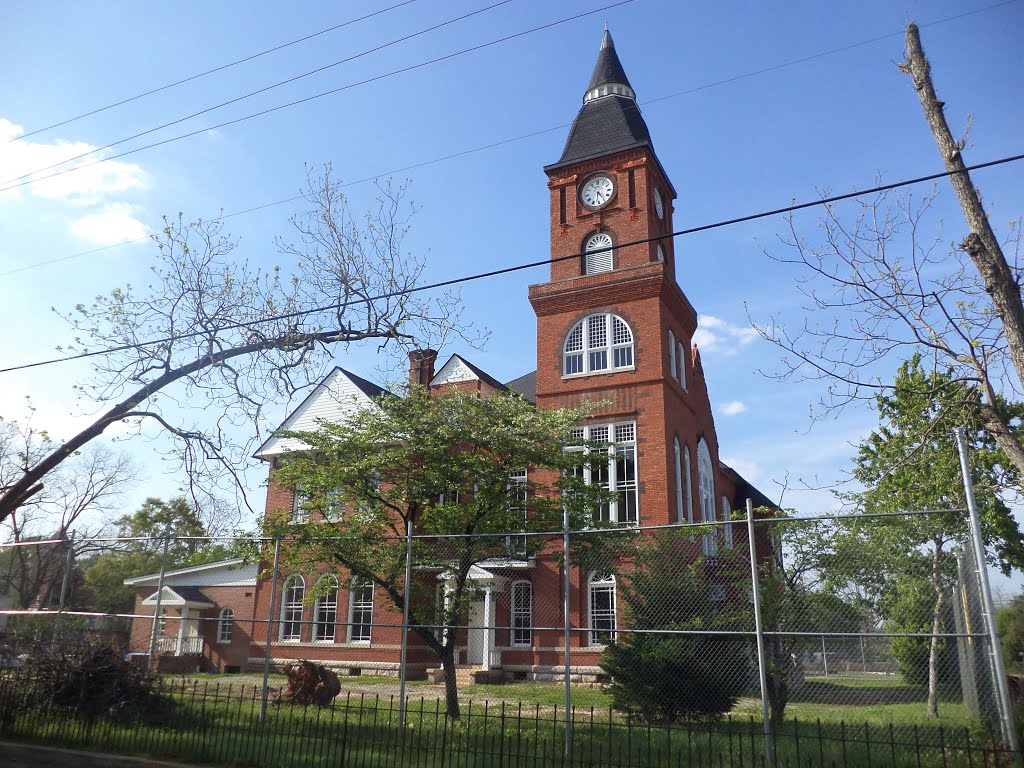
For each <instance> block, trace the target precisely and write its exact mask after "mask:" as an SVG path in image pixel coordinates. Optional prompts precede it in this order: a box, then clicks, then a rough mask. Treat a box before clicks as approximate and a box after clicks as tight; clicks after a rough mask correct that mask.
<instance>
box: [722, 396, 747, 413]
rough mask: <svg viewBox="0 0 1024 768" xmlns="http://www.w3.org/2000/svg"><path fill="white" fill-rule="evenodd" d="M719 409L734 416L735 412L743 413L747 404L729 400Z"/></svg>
mask: <svg viewBox="0 0 1024 768" xmlns="http://www.w3.org/2000/svg"><path fill="white" fill-rule="evenodd" d="M721 410H722V413H723V414H724V415H726V416H735V415H736V414H738V413H743V412H744V411H745V410H747V406H746V403H743V402H741V401H740V400H730V401H729V402H728V403H725V404H724V405H723V406H722V408H721Z"/></svg>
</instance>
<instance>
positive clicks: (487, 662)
mask: <svg viewBox="0 0 1024 768" xmlns="http://www.w3.org/2000/svg"><path fill="white" fill-rule="evenodd" d="M493 590H494V587H493V586H491V585H490V584H488V585H487V586H486V587H484V630H483V632H484V642H483V646H484V650H483V656H484V658H483V666H484V671H487V670H489V669H490V668H491V627H492V626H494V619H493V618H492V617H491V610H492V606H493V602H492V601H491V594H492V592H493Z"/></svg>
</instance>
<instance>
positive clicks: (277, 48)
mask: <svg viewBox="0 0 1024 768" xmlns="http://www.w3.org/2000/svg"><path fill="white" fill-rule="evenodd" d="M415 2H416V0H404V2H401V3H396V4H395V5H391V6H388V7H387V8H381V9H380V10H379V11H373V12H372V13H368V14H366V15H365V16H360V17H359V18H356V19H350V20H349V21H344V22H342V23H341V24H335V25H334V26H333V27H327V29H321V30H320V31H319V32H313V33H312V34H309V35H305V36H303V37H300V38H297V39H295V40H291V41H289V42H287V43H281V44H280V45H275V46H274V47H273V48H267V49H266V50H263V51H259V52H258V53H253V54H251V55H249V56H246V57H245V58H242V59H236V60H235V61H231V62H228V63H227V64H221V65H220V66H219V67H214V68H213V69H208V70H206V71H205V72H200V73H199V74H196V75H190V76H189V77H185V78H182V79H181V80H175V81H174V82H173V83H167V84H166V85H160V86H157V87H156V88H151V89H150V90H148V91H143V92H142V93H137V94H135V95H134V96H129V97H128V98H126V99H121V101H115V102H114V103H113V104H107V105H106V106H105V107H97V108H96V109H91V110H89V111H88V112H83V113H82V114H80V115H75V116H74V117H69V118H67V119H66V120H61V121H60V122H59V123H51V124H50V125H47V126H43V127H42V128H36V129H35V130H32V131H29V132H28V133H23V134H21V135H20V136H15V137H14V138H13V139H10V140H9V141H8V142H7V143H8V144H9V143H10V142H12V141H21V140H22V139H27V138H28V137H29V136H35V135H36V134H38V133H43V132H44V131H49V130H51V129H53V128H59V127H61V126H62V125H68V124H69V123H74V122H76V121H78V120H81V119H83V118H86V117H92V116H93V115H98V114H99V113H100V112H106V111H107V110H108V109H114V108H115V107H120V106H123V105H125V104H128V103H130V102H133V101H138V100H139V99H142V98H145V97H146V96H152V95H153V94H154V93H160V92H161V91H166V90H168V89H170V88H175V87H177V86H179V85H184V84H185V83H190V82H192V81H193V80H198V79H199V78H201V77H206V76H207V75H212V74H214V73H216V72H223V71H224V70H225V69H230V68H231V67H236V66H238V65H239V64H245V63H246V62H249V61H253V60H254V59H258V58H260V57H261V56H266V55H267V54H269V53H276V52H277V51H280V50H283V49H284V48H288V47H290V46H292V45H298V44H299V43H304V42H306V41H307V40H312V39H313V38H314V37H320V36H321V35H326V34H327V33H328V32H336V31H337V30H339V29H343V28H344V27H349V26H351V25H353V24H357V23H359V22H360V21H366V20H367V19H372V18H373V17H374V16H381V15H383V14H385V13H387V12H389V11H393V10H395V9H396V8H401V7H403V6H406V5H411V4H412V3H415Z"/></svg>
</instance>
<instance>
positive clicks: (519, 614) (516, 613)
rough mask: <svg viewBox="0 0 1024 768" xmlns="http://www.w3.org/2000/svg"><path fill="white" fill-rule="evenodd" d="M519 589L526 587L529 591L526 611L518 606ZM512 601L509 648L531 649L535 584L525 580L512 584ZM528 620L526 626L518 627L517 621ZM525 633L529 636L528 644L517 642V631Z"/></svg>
mask: <svg viewBox="0 0 1024 768" xmlns="http://www.w3.org/2000/svg"><path fill="white" fill-rule="evenodd" d="M519 587H526V589H527V590H528V594H529V597H528V603H527V605H526V608H525V610H524V609H523V607H522V606H517V605H516V591H517V588H519ZM509 594H510V597H511V601H510V608H509V619H510V621H509V624H510V625H511V626H510V628H509V638H508V640H509V646H510V647H513V648H529V647H531V646H532V645H533V584H531V583H530V582H529V581H527V580H525V579H520V580H519V581H513V582H512V588H511V590H510V591H509ZM524 617H525V619H526V623H525V626H517V624H516V619H517V618H519V619H522V618H524ZM517 629H518V630H519V631H520V632H525V633H526V635H527V639H526V642H516V630H517Z"/></svg>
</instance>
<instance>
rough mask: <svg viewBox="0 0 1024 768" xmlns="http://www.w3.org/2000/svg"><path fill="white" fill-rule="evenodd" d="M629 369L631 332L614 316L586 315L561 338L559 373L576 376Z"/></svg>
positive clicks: (624, 323)
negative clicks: (561, 350) (562, 348)
mask: <svg viewBox="0 0 1024 768" xmlns="http://www.w3.org/2000/svg"><path fill="white" fill-rule="evenodd" d="M632 367H633V332H632V331H630V330H629V326H628V325H626V321H625V320H623V319H622V318H621V317H619V316H618V315H608V314H600V315H589V316H588V317H585V318H583V319H582V320H580V321H579V322H578V323H576V325H574V326H573V328H572V330H571V331H569V334H568V335H567V336H566V337H565V348H564V350H563V355H562V372H563V374H564V375H565V376H576V375H580V374H587V373H600V372H602V371H615V370H623V369H630V368H632Z"/></svg>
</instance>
